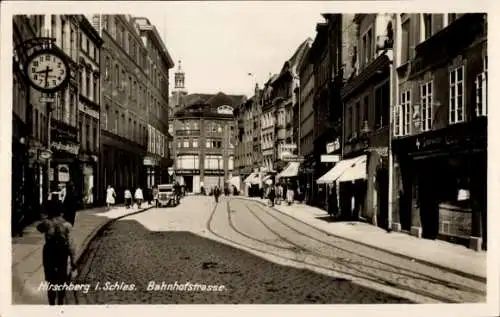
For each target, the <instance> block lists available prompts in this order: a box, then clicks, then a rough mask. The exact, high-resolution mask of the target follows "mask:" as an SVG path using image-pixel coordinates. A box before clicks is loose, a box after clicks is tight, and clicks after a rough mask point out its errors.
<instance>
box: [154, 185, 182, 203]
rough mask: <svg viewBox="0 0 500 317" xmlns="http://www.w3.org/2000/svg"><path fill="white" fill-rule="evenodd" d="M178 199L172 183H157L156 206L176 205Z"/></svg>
mask: <svg viewBox="0 0 500 317" xmlns="http://www.w3.org/2000/svg"><path fill="white" fill-rule="evenodd" d="M178 204H179V199H178V197H177V195H176V193H175V190H174V184H162V185H158V200H157V205H158V207H163V206H177V205H178Z"/></svg>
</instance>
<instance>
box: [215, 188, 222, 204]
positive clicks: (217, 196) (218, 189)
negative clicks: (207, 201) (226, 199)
mask: <svg viewBox="0 0 500 317" xmlns="http://www.w3.org/2000/svg"><path fill="white" fill-rule="evenodd" d="M220 194H221V191H220V188H219V186H217V185H216V186H215V188H214V197H215V202H216V203H218V202H219V196H220Z"/></svg>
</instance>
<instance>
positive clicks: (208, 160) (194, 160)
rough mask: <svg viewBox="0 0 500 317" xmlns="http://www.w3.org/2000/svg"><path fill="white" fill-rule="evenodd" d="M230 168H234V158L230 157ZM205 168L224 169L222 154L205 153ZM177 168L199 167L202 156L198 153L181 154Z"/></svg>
mask: <svg viewBox="0 0 500 317" xmlns="http://www.w3.org/2000/svg"><path fill="white" fill-rule="evenodd" d="M227 162H228V170H233V167H234V158H233V156H229V157H228V161H227ZM203 167H204V169H206V170H222V169H224V158H223V157H222V155H205V157H204V166H203ZM176 168H177V169H199V168H200V158H199V156H198V155H180V156H178V157H177V158H176Z"/></svg>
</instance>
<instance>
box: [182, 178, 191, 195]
mask: <svg viewBox="0 0 500 317" xmlns="http://www.w3.org/2000/svg"><path fill="white" fill-rule="evenodd" d="M184 184H185V185H186V192H189V193H192V192H193V175H186V176H184Z"/></svg>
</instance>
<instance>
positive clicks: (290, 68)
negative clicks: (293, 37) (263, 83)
mask: <svg viewBox="0 0 500 317" xmlns="http://www.w3.org/2000/svg"><path fill="white" fill-rule="evenodd" d="M312 42H313V40H312V39H311V38H310V37H308V38H307V39H306V40H305V41H303V42H302V43H301V44H300V45H299V46H298V47H297V49H296V50H295V52H294V53H293V55H292V57H290V59H288V60H287V61H286V62H285V63H284V64H283V67H282V68H281V72H280V74H279V75H278V76H277V77H276V79H275V80H274V81H273V82H275V81H276V80H277V79H278V78H282V77H283V76H284V75H285V74H287V73H289V72H291V73H292V74H293V73H294V72H296V70H297V68H298V65H299V63H300V62H301V60H302V59H303V57H304V55H305V54H306V53H307V52H308V51H309V49H310V47H311V44H312Z"/></svg>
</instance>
